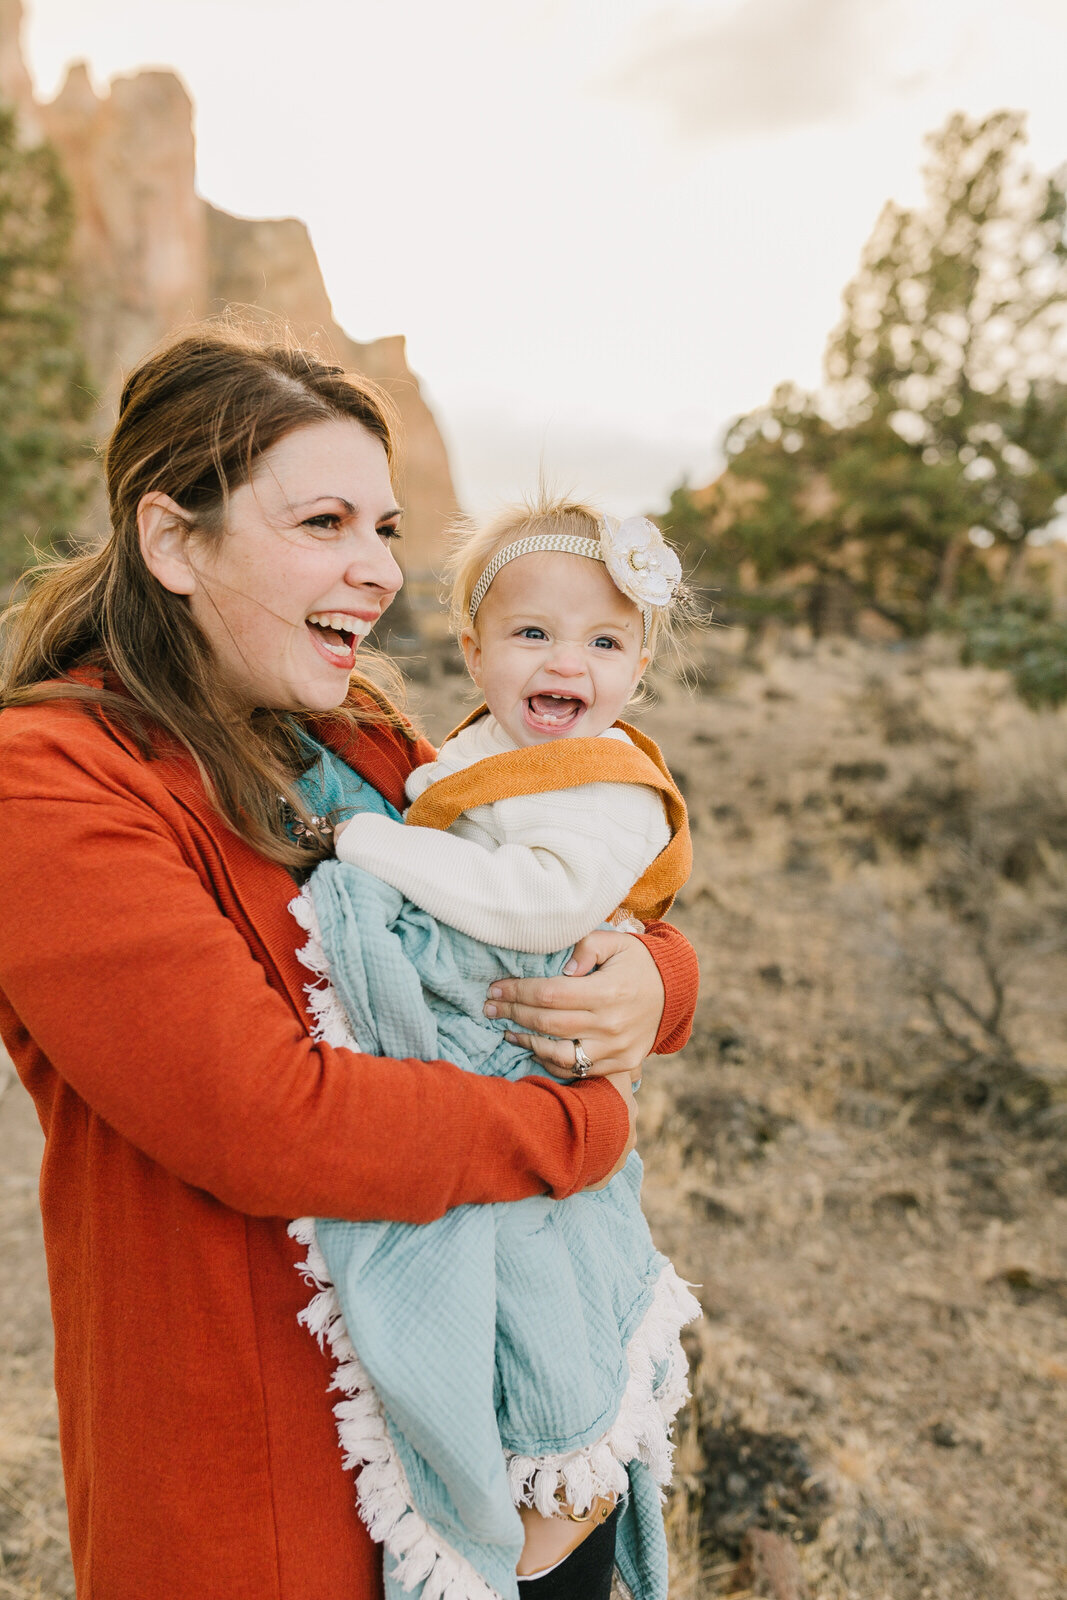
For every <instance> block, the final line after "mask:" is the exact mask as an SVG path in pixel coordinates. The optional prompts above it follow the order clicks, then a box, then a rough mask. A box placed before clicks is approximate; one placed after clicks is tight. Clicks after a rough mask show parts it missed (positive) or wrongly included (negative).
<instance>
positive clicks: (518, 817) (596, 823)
mask: <svg viewBox="0 0 1067 1600" xmlns="http://www.w3.org/2000/svg"><path fill="white" fill-rule="evenodd" d="M472 820H474V821H476V822H478V823H482V822H483V820H484V823H485V825H486V827H487V829H488V831H489V832H490V833H492V834H493V836H494V837H497V838H499V839H500V840H501V842H500V844H499V847H498V848H497V849H486V848H485V847H484V846H483V845H481V844H479V843H476V842H475V841H474V840H471V839H464V838H460V837H458V836H457V835H456V834H453V833H442V832H440V831H439V830H438V829H436V828H412V827H407V826H406V825H405V824H403V823H399V822H394V821H393V820H392V819H391V818H389V817H382V816H378V815H376V814H373V813H369V812H364V813H361V814H360V815H358V816H356V817H354V818H353V819H352V822H351V823H350V824H348V825H347V826H346V827H344V829H343V830H340V829H339V830H338V835H337V854H338V857H339V858H340V859H341V860H342V861H348V862H350V863H351V864H352V865H353V866H357V867H363V868H364V869H365V870H366V871H367V872H372V873H373V874H374V875H375V877H377V878H381V879H382V880H383V881H384V882H385V883H388V884H391V885H392V887H393V888H394V889H398V890H399V891H400V892H401V894H404V895H406V896H407V898H408V899H409V900H413V901H414V902H415V904H416V905H420V906H422V907H423V908H424V909H425V910H426V911H429V912H430V913H431V914H432V915H433V916H435V917H437V919H438V920H439V921H440V922H447V923H448V924H449V925H450V926H452V927H454V928H459V929H460V930H461V931H462V932H463V933H468V934H471V935H472V936H473V937H474V938H476V939H481V940H483V941H484V942H485V943H486V944H494V945H502V946H504V947H505V948H507V949H513V950H528V951H532V952H535V953H546V952H548V951H550V950H562V949H564V948H566V946H567V945H571V944H574V943H575V941H576V940H578V939H580V938H581V937H582V935H583V934H586V933H589V932H590V930H591V929H593V928H595V927H598V926H599V925H600V923H602V922H603V921H604V920H605V919H606V918H607V917H608V916H610V915H611V913H612V912H613V911H614V910H615V908H616V907H617V906H618V905H620V904H621V903H622V901H623V900H625V898H626V896H627V894H628V893H629V892H630V890H631V889H632V888H633V885H634V884H635V882H636V881H637V879H638V878H639V877H640V876H641V874H642V873H643V872H644V870H645V868H646V867H647V866H648V865H649V863H650V862H651V861H653V860H654V859H655V857H656V856H657V855H658V854H659V852H660V850H661V849H662V848H663V846H664V845H665V844H666V843H667V840H668V838H669V830H668V828H667V823H666V820H665V818H664V815H663V806H662V802H661V801H660V798H659V796H658V794H656V792H655V791H654V790H653V789H648V788H645V787H643V786H642V785H639V784H617V783H611V784H606V783H597V784H584V785H582V786H581V787H580V788H577V789H568V790H562V791H561V790H554V791H552V792H551V793H550V794H544V795H523V796H520V797H517V798H515V799H513V800H498V801H496V802H495V803H494V804H493V805H491V806H479V807H478V808H477V809H476V810H475V812H473V813H472Z"/></svg>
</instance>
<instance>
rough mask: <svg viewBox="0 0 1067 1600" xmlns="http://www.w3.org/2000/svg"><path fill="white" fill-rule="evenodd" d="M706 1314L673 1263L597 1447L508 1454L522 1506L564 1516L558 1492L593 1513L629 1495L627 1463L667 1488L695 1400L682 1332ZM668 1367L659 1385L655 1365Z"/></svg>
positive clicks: (631, 1349)
mask: <svg viewBox="0 0 1067 1600" xmlns="http://www.w3.org/2000/svg"><path fill="white" fill-rule="evenodd" d="M700 1315H701V1307H700V1302H699V1301H698V1300H697V1299H696V1297H695V1296H694V1295H692V1294H690V1292H689V1286H688V1285H687V1284H686V1283H684V1282H683V1280H682V1279H681V1278H680V1277H679V1276H678V1274H677V1273H676V1272H675V1270H674V1268H673V1267H672V1266H671V1264H670V1262H668V1263H667V1265H666V1266H665V1267H664V1268H663V1270H662V1272H661V1273H660V1275H659V1277H658V1278H657V1280H656V1287H655V1290H654V1292H653V1297H652V1304H651V1305H650V1306H649V1308H648V1310H647V1311H646V1312H645V1315H644V1317H643V1318H642V1319H641V1324H640V1326H639V1327H638V1328H637V1330H636V1332H635V1333H634V1334H633V1337H632V1338H631V1340H630V1343H629V1345H628V1346H627V1350H626V1359H627V1363H628V1365H629V1369H630V1375H629V1379H628V1380H627V1384H626V1388H625V1390H624V1391H623V1396H622V1401H621V1403H620V1405H619V1414H618V1416H617V1417H616V1418H615V1421H614V1422H613V1423H612V1425H611V1427H610V1428H609V1429H608V1430H607V1432H606V1433H605V1434H603V1435H602V1436H601V1437H600V1438H599V1439H597V1440H596V1441H595V1442H594V1443H593V1444H588V1445H584V1446H583V1447H582V1448H581V1449H580V1450H571V1451H568V1452H567V1453H566V1454H565V1455H549V1456H520V1455H510V1454H509V1456H508V1484H509V1487H510V1489H511V1494H512V1498H513V1499H514V1501H515V1504H516V1505H519V1506H533V1507H534V1508H535V1509H536V1510H537V1511H539V1512H540V1513H541V1515H542V1516H543V1517H551V1516H553V1515H556V1516H558V1515H559V1514H560V1509H559V1501H558V1500H557V1499H556V1493H557V1491H561V1496H560V1497H561V1499H563V1500H564V1501H565V1502H566V1503H567V1505H568V1506H570V1507H571V1509H572V1510H574V1511H577V1512H579V1513H581V1512H583V1511H588V1510H589V1508H590V1506H591V1505H592V1504H593V1501H594V1500H598V1499H600V1498H601V1497H602V1496H604V1495H621V1494H625V1493H626V1491H627V1489H628V1486H629V1480H628V1478H627V1476H626V1467H627V1464H628V1463H629V1462H631V1461H635V1460H636V1461H640V1462H642V1463H643V1464H644V1465H645V1466H646V1467H647V1468H648V1469H649V1471H650V1472H651V1473H652V1476H653V1478H654V1479H655V1481H656V1482H657V1483H658V1484H660V1485H661V1487H663V1486H665V1485H667V1484H668V1483H670V1481H671V1465H672V1461H673V1457H674V1443H673V1441H672V1439H671V1435H670V1427H671V1423H672V1422H673V1420H674V1418H675V1416H676V1414H677V1413H678V1411H679V1410H680V1409H681V1407H682V1406H683V1405H684V1404H685V1402H686V1400H688V1398H689V1369H688V1364H687V1362H686V1359H685V1351H684V1350H683V1349H682V1346H681V1343H680V1342H679V1339H678V1335H679V1333H680V1332H681V1330H682V1328H684V1327H685V1325H686V1323H687V1322H692V1321H693V1320H694V1319H695V1318H697V1317H699V1316H700ZM664 1364H666V1371H665V1373H664V1375H663V1377H662V1378H661V1380H660V1382H659V1383H658V1384H657V1383H656V1381H655V1379H656V1368H657V1367H660V1366H663V1365H664Z"/></svg>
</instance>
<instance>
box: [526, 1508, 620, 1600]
mask: <svg viewBox="0 0 1067 1600" xmlns="http://www.w3.org/2000/svg"><path fill="white" fill-rule="evenodd" d="M520 1514H521V1516H522V1519H523V1523H524V1525H525V1527H526V1545H525V1547H524V1549H523V1552H522V1559H521V1560H520V1562H519V1569H518V1570H519V1595H520V1600H610V1595H611V1578H612V1573H613V1572H614V1569H615V1530H616V1525H617V1523H618V1510H617V1507H616V1506H615V1504H614V1502H613V1501H612V1500H600V1501H597V1502H596V1504H595V1505H594V1506H593V1508H592V1510H591V1513H590V1516H589V1519H588V1521H585V1522H582V1523H575V1522H572V1521H570V1520H569V1518H566V1517H542V1516H541V1515H540V1513H539V1512H536V1511H528V1510H523V1511H522V1512H521V1513H520ZM568 1527H570V1528H572V1529H577V1530H578V1537H577V1540H575V1539H574V1537H573V1535H572V1536H571V1539H570V1545H569V1548H566V1547H565V1553H563V1554H559V1553H557V1554H555V1555H553V1556H549V1557H548V1558H547V1559H545V1548H544V1547H542V1545H541V1544H540V1543H539V1542H538V1541H540V1540H541V1539H542V1537H543V1536H544V1535H545V1534H546V1533H547V1531H548V1530H552V1531H553V1535H555V1530H557V1529H560V1528H562V1529H567V1528H568ZM549 1543H550V1545H551V1547H552V1549H558V1547H559V1544H560V1540H559V1539H558V1537H555V1536H554V1537H553V1539H551V1540H550V1541H549ZM564 1545H565V1541H564ZM535 1551H537V1552H538V1553H537V1554H535Z"/></svg>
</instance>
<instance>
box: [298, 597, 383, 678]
mask: <svg viewBox="0 0 1067 1600" xmlns="http://www.w3.org/2000/svg"><path fill="white" fill-rule="evenodd" d="M377 620H378V619H377V617H370V618H368V617H357V616H355V615H354V614H353V613H352V612H350V611H312V612H311V614H310V616H309V617H308V618H307V628H308V632H309V633H310V635H311V638H312V641H313V643H314V644H315V647H316V649H317V650H318V651H319V653H320V654H321V655H323V656H324V657H325V659H326V660H327V661H329V662H330V664H331V665H332V666H336V667H343V668H345V670H346V671H349V672H351V670H352V668H353V667H354V666H355V664H356V648H357V646H358V644H359V642H360V640H361V639H365V638H366V636H367V634H368V633H369V632H370V630H371V628H372V627H373V626H374V623H375V622H376V621H377Z"/></svg>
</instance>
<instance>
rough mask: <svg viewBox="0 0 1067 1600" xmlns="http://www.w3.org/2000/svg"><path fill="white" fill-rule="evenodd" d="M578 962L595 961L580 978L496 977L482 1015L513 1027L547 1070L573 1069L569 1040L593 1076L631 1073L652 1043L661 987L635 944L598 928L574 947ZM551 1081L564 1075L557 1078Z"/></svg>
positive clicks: (660, 1010) (646, 957)
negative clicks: (585, 1058)
mask: <svg viewBox="0 0 1067 1600" xmlns="http://www.w3.org/2000/svg"><path fill="white" fill-rule="evenodd" d="M575 949H576V952H581V954H580V956H579V959H580V961H582V962H584V961H586V960H588V959H589V957H590V954H592V955H593V956H594V959H595V960H596V961H597V962H598V965H597V966H596V970H595V971H593V972H590V973H589V975H588V976H586V977H580V976H575V977H560V978H501V979H498V980H497V982H495V983H494V984H493V986H492V988H491V989H490V991H489V999H488V1001H487V1002H486V1006H485V1014H486V1016H488V1017H498V1018H502V1019H503V1020H504V1021H506V1022H509V1023H511V1024H512V1025H513V1027H514V1030H515V1032H516V1033H517V1034H520V1035H522V1042H523V1043H526V1040H527V1039H528V1038H529V1037H530V1036H532V1035H538V1036H539V1040H540V1042H538V1043H537V1044H534V1043H530V1044H528V1045H527V1048H528V1049H531V1050H533V1053H534V1054H535V1055H536V1056H537V1058H538V1060H540V1061H543V1062H544V1063H545V1065H546V1066H547V1067H549V1069H550V1070H555V1069H557V1068H561V1067H562V1068H566V1067H571V1066H573V1064H574V1045H573V1043H572V1041H573V1040H574V1039H580V1040H581V1041H582V1047H583V1048H584V1050H585V1052H586V1054H587V1055H588V1056H589V1059H590V1061H591V1062H592V1063H593V1071H594V1072H597V1073H598V1074H599V1073H604V1072H633V1071H635V1070H636V1069H638V1068H639V1067H640V1065H641V1063H642V1061H643V1060H644V1058H645V1057H646V1056H647V1054H648V1052H649V1051H650V1050H651V1048H652V1046H653V1044H654V1043H655V1040H656V1033H657V1031H658V1028H659V1022H660V1017H661V1015H662V1013H663V982H662V979H661V978H660V975H659V971H658V969H657V967H656V963H655V962H654V961H653V959H652V957H651V955H650V954H649V952H648V950H647V949H646V947H645V946H644V945H643V944H642V942H641V940H640V939H635V938H634V937H633V936H632V935H631V934H628V933H615V932H613V931H610V930H608V931H605V930H601V931H598V932H597V933H594V934H590V935H589V937H588V938H587V939H583V940H582V941H581V942H580V944H579V945H577V946H576V947H575ZM556 1075H557V1076H565V1075H566V1074H565V1073H563V1072H557V1073H556Z"/></svg>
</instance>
